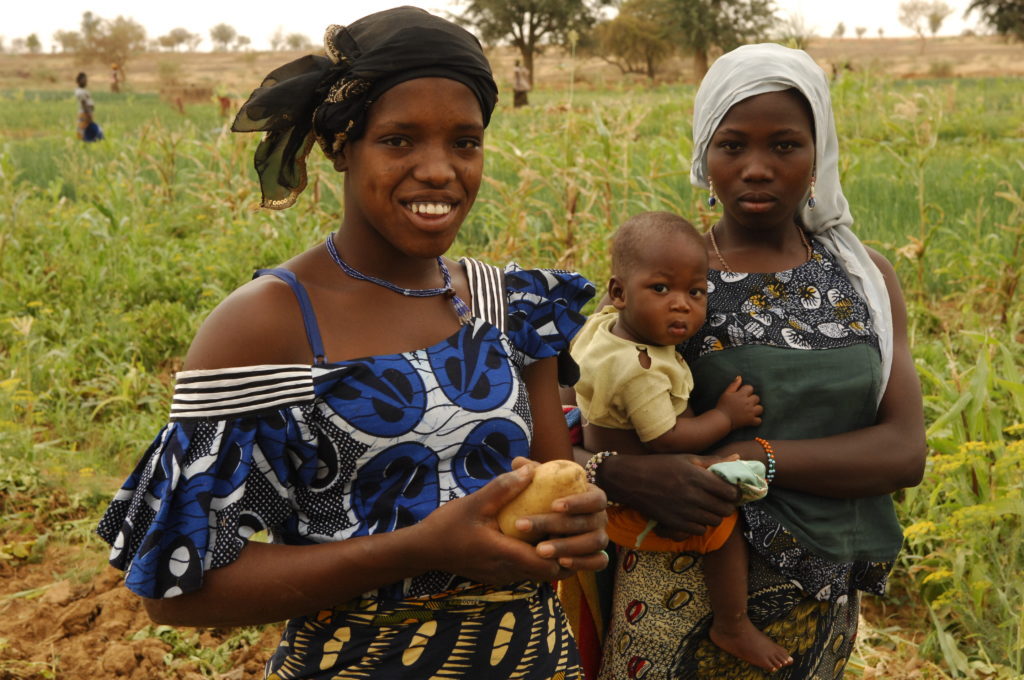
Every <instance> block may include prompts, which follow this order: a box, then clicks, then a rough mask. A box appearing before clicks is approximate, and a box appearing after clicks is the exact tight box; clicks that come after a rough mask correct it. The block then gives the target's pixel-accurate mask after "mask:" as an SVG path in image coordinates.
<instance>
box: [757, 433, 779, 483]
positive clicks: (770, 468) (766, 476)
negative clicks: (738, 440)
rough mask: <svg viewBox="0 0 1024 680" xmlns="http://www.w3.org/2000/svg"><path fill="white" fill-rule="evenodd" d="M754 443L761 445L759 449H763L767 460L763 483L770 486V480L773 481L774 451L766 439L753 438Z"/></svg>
mask: <svg viewBox="0 0 1024 680" xmlns="http://www.w3.org/2000/svg"><path fill="white" fill-rule="evenodd" d="M754 441H755V442H757V443H758V444H760V445H761V448H763V449H764V455H765V456H766V457H767V458H768V470H767V472H765V474H764V481H765V482H767V483H768V484H771V483H772V480H773V479H775V449H774V448H773V447H772V445H771V442H769V441H768V440H767V439H761V438H760V437H754Z"/></svg>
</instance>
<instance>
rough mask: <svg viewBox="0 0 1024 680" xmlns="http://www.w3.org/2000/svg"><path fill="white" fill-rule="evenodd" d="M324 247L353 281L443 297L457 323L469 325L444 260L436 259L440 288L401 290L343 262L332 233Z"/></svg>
mask: <svg viewBox="0 0 1024 680" xmlns="http://www.w3.org/2000/svg"><path fill="white" fill-rule="evenodd" d="M326 245H327V253H328V254H329V255H330V256H331V259H332V260H334V263H335V264H337V265H338V266H339V267H340V268H341V271H343V272H345V273H346V274H348V275H349V276H351V277H352V278H353V279H359V280H360V281H369V282H370V283H374V284H376V285H378V286H381V287H382V288H387V289H388V290H390V291H394V292H396V293H399V294H401V295H406V296H408V297H434V296H435V295H444V296H445V297H446V298H448V299H449V300H451V303H452V307H453V308H455V314H456V316H458V317H459V323H460V324H466V323H469V320H470V318H471V317H472V312H471V311H470V309H469V305H467V304H466V303H465V302H463V300H462V298H460V297H459V296H458V295H457V294H456V293H455V289H454V288H452V276H451V274H450V273H449V272H448V267H446V266H445V265H444V260H443V259H442V258H441V257H440V256H438V258H437V266H438V268H439V269H440V270H441V279H442V281H443V283H444V285H443V286H442V287H441V288H402V287H401V286H396V285H395V284H393V283H391V282H390V281H385V280H384V279H379V278H377V277H376V276H369V275H368V274H364V273H362V272H361V271H359V270H358V269H356V268H355V267H353V266H352V265H350V264H349V263H348V262H345V260H343V259H341V255H339V254H338V250H337V248H335V247H334V232H331V233H330V234H328V236H327V241H326Z"/></svg>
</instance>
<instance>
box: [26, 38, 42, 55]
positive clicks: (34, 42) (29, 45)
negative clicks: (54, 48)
mask: <svg viewBox="0 0 1024 680" xmlns="http://www.w3.org/2000/svg"><path fill="white" fill-rule="evenodd" d="M25 49H27V50H28V51H29V54H39V53H40V52H42V51H43V44H42V43H41V42H39V36H38V35H36V34H35V33H30V34H29V36H28V37H27V38H25Z"/></svg>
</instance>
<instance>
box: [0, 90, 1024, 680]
mask: <svg viewBox="0 0 1024 680" xmlns="http://www.w3.org/2000/svg"><path fill="white" fill-rule="evenodd" d="M1022 84H1024V83H1022V81H1021V80H1019V79H1017V80H1013V79H1006V80H999V79H987V80H978V81H972V80H949V81H934V82H922V81H918V82H908V81H893V80H888V79H885V78H881V77H877V76H874V75H872V74H871V73H870V72H868V71H865V72H858V73H855V74H849V75H847V76H845V79H843V80H841V81H839V82H838V83H836V84H835V86H834V90H833V96H834V99H835V108H836V112H837V123H838V127H839V133H840V138H841V140H842V159H841V161H842V162H841V171H842V175H843V183H844V188H845V191H846V195H847V197H848V199H849V200H850V203H851V206H852V209H853V214H854V217H855V225H854V229H855V230H856V231H857V233H858V234H859V235H860V236H861V237H862V238H863V239H864V240H865V241H866V242H868V243H869V244H870V245H872V246H874V247H875V248H876V249H878V250H880V251H881V252H883V253H884V254H885V255H887V256H888V257H889V258H890V259H891V260H892V261H893V262H894V263H895V265H896V268H897V271H898V272H899V274H900V277H901V280H902V282H903V286H904V291H905V293H906V297H907V301H908V306H909V313H910V328H909V332H910V337H911V342H912V347H913V353H914V357H915V360H916V363H917V368H918V371H919V373H920V376H921V381H922V386H923V389H924V394H925V409H926V415H927V422H928V441H929V446H930V449H931V451H930V460H929V465H928V470H927V473H926V476H925V481H924V483H923V484H922V485H921V486H920V487H918V488H915V489H909V490H906V491H905V492H903V493H901V494H900V498H899V511H900V514H901V517H902V520H903V523H904V526H905V527H906V538H907V541H906V547H905V550H904V552H903V554H902V557H901V558H900V560H899V563H898V565H897V569H896V573H895V575H894V578H893V580H892V585H891V587H890V594H889V597H888V598H887V599H886V600H885V601H876V602H874V603H870V604H869V605H868V607H867V611H868V613H869V616H870V621H869V624H870V625H867V626H866V627H865V630H864V631H862V634H861V639H860V642H859V645H858V649H857V653H856V655H855V657H854V659H853V660H852V662H851V665H850V673H849V674H850V675H852V676H854V677H920V678H946V677H967V678H979V679H980V678H1013V677H1020V675H1021V674H1024V351H1022V350H1024V347H1022V345H1024V302H1022V300H1024V285H1021V284H1022V282H1021V277H1022V275H1024V160H1022V159H1024V116H1022V114H1021V112H1022V111H1024V87H1022ZM532 97H533V102H532V106H530V107H529V108H527V109H520V110H512V109H511V108H510V106H509V102H504V101H503V102H502V103H501V105H500V107H499V110H498V112H496V114H495V117H494V121H493V123H492V126H491V128H490V129H489V130H488V133H487V134H488V137H487V144H486V147H487V161H486V162H487V165H486V172H487V178H486V180H485V183H484V186H483V189H482V191H481V194H480V197H479V199H478V201H477V205H476V208H475V209H474V214H473V216H472V217H471V219H470V220H469V222H468V223H467V224H466V225H465V227H464V228H463V232H462V234H461V235H460V237H459V240H458V241H457V243H456V246H455V250H454V253H453V254H455V255H458V254H470V253H471V254H474V255H475V256H477V257H481V258H483V259H488V260H491V261H494V262H503V261H507V260H510V259H516V260H518V261H520V262H522V263H529V264H531V265H538V266H560V267H569V268H574V269H577V270H579V271H582V272H583V273H584V274H586V275H588V276H589V277H590V278H591V279H593V280H595V281H604V279H605V277H606V266H607V264H608V259H607V256H606V253H605V251H606V244H607V236H608V234H609V233H610V232H611V230H612V229H614V227H615V226H617V225H618V224H619V223H620V222H622V221H623V219H624V218H625V217H627V216H628V215H630V214H632V213H634V212H637V211H640V210H656V209H662V210H673V211H676V212H679V213H681V214H683V215H684V216H687V217H689V218H690V219H691V220H693V221H694V222H696V223H702V224H704V225H705V226H706V225H708V224H710V223H711V221H713V220H714V216H713V215H712V214H711V213H709V212H707V208H706V207H704V206H703V205H702V203H703V201H702V199H703V196H702V195H701V194H700V193H699V192H695V191H694V190H693V189H691V187H690V185H689V179H688V167H689V165H688V158H689V155H690V145H691V144H690V115H691V114H690V110H691V106H692V101H693V88H692V87H690V86H685V85H674V86H662V87H659V88H655V89H642V88H636V89H622V90H605V91H593V90H582V89H581V90H577V91H572V90H562V91H557V92H554V91H551V92H544V91H541V92H537V93H535V94H534V95H532ZM95 98H96V103H97V111H96V117H97V120H98V121H99V122H100V123H101V124H102V125H103V127H104V129H105V132H106V134H107V137H108V138H107V140H106V141H105V142H103V143H100V144H93V145H85V144H81V143H78V142H77V141H76V140H75V139H74V135H73V130H72V118H73V112H74V102H73V100H72V99H71V98H70V97H69V96H68V95H67V94H65V93H53V92H46V93H44V92H33V91H7V92H0V527H4V532H6V533H0V562H3V561H8V562H14V561H18V560H22V561H28V560H33V559H35V560H40V559H44V558H43V557H42V555H43V554H44V552H45V551H44V550H43V548H44V547H45V546H44V545H42V543H43V539H44V538H45V539H46V540H47V541H51V542H52V541H55V540H64V541H67V542H71V543H75V544H77V545H80V546H81V548H82V549H83V550H98V549H99V548H98V546H97V541H96V540H95V539H93V538H90V535H89V532H88V529H89V527H90V526H91V522H92V521H93V520H94V518H95V517H97V516H98V513H99V512H101V508H102V505H103V503H104V501H105V500H106V498H107V497H108V496H109V495H110V494H111V493H112V491H113V490H114V488H115V486H116V484H117V483H118V482H119V480H120V479H121V478H123V477H124V476H125V475H126V474H127V473H128V472H129V471H130V469H131V467H132V465H133V464H134V461H135V459H136V458H137V456H138V455H139V454H140V452H141V451H142V450H143V449H144V447H145V446H146V445H147V444H148V441H149V439H150V438H151V437H152V436H153V435H154V434H155V433H156V431H157V429H158V428H159V426H160V425H161V424H162V422H163V420H164V418H165V414H166V411H167V409H168V404H169V396H170V390H171V384H172V381H173V375H174V372H175V371H176V370H177V369H178V367H179V366H180V361H181V358H182V357H183V356H184V353H185V351H186V349H187V347H188V343H189V340H190V338H191V336H192V335H193V333H194V331H195V329H196V328H197V326H198V324H199V323H200V321H201V320H202V319H203V317H204V316H205V315H206V314H207V313H208V312H209V310H210V309H211V308H212V307H213V305H215V304H216V303H217V302H218V301H219V300H220V299H221V298H222V297H223V296H224V295H226V294H227V292H229V291H230V290H232V289H233V288H234V287H236V286H238V285H239V284H241V283H242V282H244V281H246V280H247V279H248V278H249V277H250V275H251V272H252V271H253V270H254V269H256V268H258V267H268V266H273V265H275V264H277V263H279V262H281V261H282V260H283V259H285V258H286V257H287V256H289V255H290V254H292V253H295V252H298V251H299V250H302V249H304V248H306V247H309V246H310V245H312V244H314V243H316V242H318V241H320V240H322V239H323V238H324V236H325V234H326V233H327V232H328V231H329V230H331V229H332V228H333V227H334V226H335V225H336V223H337V222H338V219H339V213H340V207H339V198H340V195H341V177H340V176H339V175H337V174H336V173H334V172H333V170H332V169H331V168H330V166H329V165H328V163H326V162H325V161H324V160H323V159H322V158H320V159H317V160H316V161H314V162H313V163H312V164H311V166H312V167H311V179H310V183H311V187H310V189H309V190H308V191H307V193H306V194H304V195H303V197H302V198H301V199H300V202H299V204H298V205H297V206H296V207H294V208H292V209H291V210H289V211H285V212H283V213H271V212H265V211H258V210H257V209H256V208H255V207H254V206H255V205H256V203H257V200H258V196H257V194H256V193H254V192H255V191H256V185H255V182H254V173H253V172H252V170H251V151H252V149H253V147H254V145H255V143H256V141H257V140H256V139H255V138H254V137H251V136H243V135H233V134H231V133H229V132H227V131H226V129H225V126H224V121H223V120H221V119H220V118H219V117H218V116H217V112H216V111H215V109H214V107H213V106H212V105H201V106H200V105H196V106H194V107H191V108H190V109H188V110H187V113H186V115H184V116H182V115H180V114H179V113H177V112H176V111H173V110H172V109H170V108H169V107H167V106H166V105H165V104H163V103H161V102H160V101H159V100H158V99H157V98H156V97H155V96H149V95H141V94H138V95H131V94H129V95H122V96H120V97H115V96H113V95H109V94H106V93H96V94H95ZM317 199H318V200H317ZM55 489H61V490H62V491H63V493H61V494H56V493H55V492H54V490H55ZM30 495H31V496H35V497H37V498H57V497H59V498H61V499H64V500H62V501H61V503H51V504H49V505H50V507H48V508H47V509H46V511H47V512H52V516H53V518H54V520H53V522H52V526H53V527H54V528H53V530H52V531H51V532H50V533H49V534H47V536H46V537H40V536H34V535H31V534H28V533H23V534H20V535H19V534H18V533H17V527H18V526H19V522H22V521H24V520H25V516H24V513H25V511H24V508H25V507H26V503H25V502H23V501H24V498H25V497H26V496H30ZM18 499H21V500H18ZM62 504H73V505H74V506H75V507H76V508H78V509H79V510H78V512H77V514H76V517H78V518H79V519H76V520H74V521H68V522H61V521H59V518H60V516H61V514H60V513H61V507H60V506H61V505H62ZM37 505H39V504H37ZM36 512H37V513H38V512H39V509H38V508H37V510H36ZM5 541H6V542H5ZM0 646H2V645H0ZM911 658H913V659H914V662H913V664H910V665H912V666H913V673H916V675H903V674H902V672H897V671H896V670H895V669H897V668H904V667H910V665H907V660H908V659H911ZM901 664H904V665H903V666H901ZM886 669H888V670H886ZM907 673H910V671H907ZM2 675H3V673H2V672H0V676H2ZM13 677H19V676H13ZM47 677H49V676H47Z"/></svg>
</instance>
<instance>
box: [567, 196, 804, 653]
mask: <svg viewBox="0 0 1024 680" xmlns="http://www.w3.org/2000/svg"><path fill="white" fill-rule="evenodd" d="M611 255H612V276H611V278H610V280H609V281H608V295H607V299H608V302H609V304H608V305H607V306H605V307H604V308H603V309H601V310H600V311H599V312H597V313H595V314H592V315H591V316H590V318H588V319H587V323H586V324H584V326H583V329H582V330H581V331H580V332H579V334H578V335H577V336H576V337H575V338H574V339H573V342H572V346H571V347H572V357H573V359H575V360H576V363H578V364H579V367H580V379H579V381H577V383H576V386H575V389H576V396H577V401H578V403H579V407H580V411H581V413H582V415H583V418H585V419H586V422H588V423H589V424H591V425H600V426H602V427H608V428H612V429H619V430H632V431H635V432H636V435H637V437H638V438H639V439H640V441H641V442H643V444H644V447H645V449H646V450H647V451H648V452H652V453H669V452H676V451H695V452H700V451H703V450H705V449H706V448H708V447H709V446H711V445H712V444H714V443H715V442H717V441H719V440H721V439H722V438H723V437H725V436H726V435H728V434H729V433H730V432H733V431H735V430H739V429H741V428H746V427H754V426H757V425H760V424H761V413H762V412H763V410H764V409H763V408H762V407H761V405H760V399H759V398H758V396H757V395H756V394H754V390H753V388H752V387H751V386H750V385H744V384H742V379H741V378H740V377H739V376H737V377H736V379H735V380H733V381H732V382H731V383H730V384H729V386H728V387H727V388H726V389H725V391H724V392H722V394H721V396H719V397H718V400H717V402H716V404H715V407H714V408H712V409H709V410H706V411H704V412H703V413H701V414H700V415H699V416H695V415H694V413H693V412H692V411H691V410H690V409H688V408H687V407H688V403H689V397H690V391H691V389H692V388H693V375H692V374H691V372H690V369H689V367H687V365H686V362H685V361H683V358H682V357H681V356H679V353H678V352H676V345H678V344H681V343H683V342H686V341H687V340H689V339H690V338H691V337H693V336H694V335H695V334H696V333H697V332H698V331H699V330H700V329H701V327H702V326H703V325H704V318H705V314H706V312H707V295H708V254H707V251H706V250H705V247H704V239H703V237H701V235H700V234H699V233H697V230H696V229H694V228H693V225H692V224H690V223H689V222H687V221H686V220H684V219H683V218H682V217H679V216H678V215H674V214H672V213H668V212H650V213H641V214H639V215H636V216H634V217H631V218H630V219H629V220H627V221H626V222H625V223H624V224H623V225H622V226H621V227H619V229H618V230H617V231H616V232H615V234H614V235H613V236H612V248H611ZM623 453H627V452H625V451H624V452H623ZM711 470H712V471H713V472H715V473H716V474H719V475H720V476H722V478H723V479H726V480H728V481H730V482H731V483H734V484H736V485H738V487H739V488H741V489H742V490H743V492H744V494H745V496H744V500H745V501H752V500H758V499H760V498H762V497H764V495H765V493H767V490H768V485H767V483H766V482H765V479H764V474H765V468H764V465H763V464H761V463H760V462H758V461H741V460H733V461H726V462H720V463H717V464H716V465H714V466H712V467H711ZM736 518H737V513H733V514H732V515H730V516H729V517H727V518H725V521H723V522H722V523H721V524H719V525H718V526H717V527H709V528H708V530H707V531H706V532H705V533H704V534H703V535H701V536H693V537H690V538H688V539H686V540H682V541H676V540H673V539H670V538H664V537H661V536H658V535H657V534H654V533H653V532H652V529H653V528H654V526H653V524H654V523H653V522H651V521H649V520H648V519H647V518H646V517H643V516H642V515H640V514H639V513H638V512H637V511H636V510H632V509H630V508H625V507H612V508H609V509H608V537H609V538H610V539H611V540H612V541H614V542H615V543H616V544H618V545H619V546H621V547H622V548H624V549H627V550H632V549H636V550H643V551H651V552H662V553H664V552H684V551H687V552H697V553H701V554H703V555H704V580H705V581H706V582H707V586H708V591H709V599H710V602H711V610H712V613H713V615H714V622H713V623H712V624H711V632H710V635H711V639H712V640H713V641H714V642H715V644H717V645H718V646H719V647H721V648H722V649H725V650H726V651H728V652H729V653H730V654H733V655H734V656H737V657H739V658H742V659H744V660H746V661H748V662H750V663H751V664H754V665H756V666H758V667H760V668H763V669H764V670H766V671H769V672H772V671H776V670H778V669H779V668H781V667H783V666H785V665H787V664H789V663H792V661H793V660H792V658H791V657H790V656H789V654H788V653H787V652H786V650H785V649H784V648H782V647H781V646H779V645H777V644H775V643H774V642H773V641H772V640H771V639H770V638H769V637H768V636H766V635H765V634H764V633H762V632H761V631H759V630H758V629H757V628H755V627H754V625H753V624H752V623H751V622H750V618H749V617H748V616H747V546H746V543H745V542H744V540H743V534H742V531H741V530H740V529H739V528H737V524H736ZM623 585H625V584H623ZM617 597H618V598H619V599H624V600H629V601H633V600H635V599H636V598H638V597H643V593H642V592H638V593H620V594H618V595H617ZM616 621H617V620H616ZM621 632H622V633H623V634H625V633H626V631H625V630H623V631H621ZM618 633H619V631H618V630H616V629H613V631H612V633H611V637H612V638H613V639H614V638H616V637H617V635H618Z"/></svg>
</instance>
